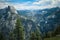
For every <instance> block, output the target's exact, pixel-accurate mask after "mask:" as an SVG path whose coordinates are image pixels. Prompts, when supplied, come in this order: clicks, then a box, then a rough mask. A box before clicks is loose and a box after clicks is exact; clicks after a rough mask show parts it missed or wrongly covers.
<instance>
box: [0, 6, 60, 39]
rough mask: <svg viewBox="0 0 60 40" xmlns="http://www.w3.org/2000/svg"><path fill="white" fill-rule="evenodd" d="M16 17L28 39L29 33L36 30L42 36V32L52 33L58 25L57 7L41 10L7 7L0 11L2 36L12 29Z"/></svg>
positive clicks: (59, 23) (59, 22)
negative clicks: (18, 18) (19, 19)
mask: <svg viewBox="0 0 60 40" xmlns="http://www.w3.org/2000/svg"><path fill="white" fill-rule="evenodd" d="M18 15H19V17H20V18H21V21H22V24H23V26H24V28H25V31H26V34H27V36H26V38H28V37H29V33H30V32H31V31H35V30H36V29H38V30H39V31H40V32H41V33H42V34H43V32H48V31H54V30H55V29H56V27H57V26H58V25H60V8H59V7H56V8H51V9H43V10H16V9H15V8H14V7H12V6H8V7H6V8H4V9H0V30H2V32H4V35H5V34H6V33H7V34H8V32H9V31H12V30H13V29H14V26H15V21H16V19H17V16H18ZM3 29H4V30H3Z"/></svg>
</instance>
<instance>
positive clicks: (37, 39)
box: [30, 30, 41, 40]
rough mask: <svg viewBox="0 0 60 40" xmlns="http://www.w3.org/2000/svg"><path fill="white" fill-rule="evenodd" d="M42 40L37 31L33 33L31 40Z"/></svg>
mask: <svg viewBox="0 0 60 40" xmlns="http://www.w3.org/2000/svg"><path fill="white" fill-rule="evenodd" d="M40 39H41V37H40V33H39V32H38V31H37V30H36V31H34V32H32V33H31V35H30V40H40Z"/></svg>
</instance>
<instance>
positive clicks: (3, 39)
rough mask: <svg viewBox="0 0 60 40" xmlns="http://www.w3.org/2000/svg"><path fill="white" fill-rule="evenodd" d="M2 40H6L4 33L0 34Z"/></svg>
mask: <svg viewBox="0 0 60 40" xmlns="http://www.w3.org/2000/svg"><path fill="white" fill-rule="evenodd" d="M0 40H5V38H4V36H3V34H2V32H0Z"/></svg>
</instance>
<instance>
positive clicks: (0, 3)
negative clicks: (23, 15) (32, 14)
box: [0, 0, 60, 10]
mask: <svg viewBox="0 0 60 40" xmlns="http://www.w3.org/2000/svg"><path fill="white" fill-rule="evenodd" d="M8 5H10V6H14V7H15V9H17V10H38V9H46V8H53V7H60V0H0V9H2V8H4V7H7V6H8Z"/></svg>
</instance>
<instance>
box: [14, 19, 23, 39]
mask: <svg viewBox="0 0 60 40" xmlns="http://www.w3.org/2000/svg"><path fill="white" fill-rule="evenodd" d="M14 34H15V38H16V39H17V40H24V28H23V26H22V24H21V21H20V19H17V21H16V26H15V29H14Z"/></svg>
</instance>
